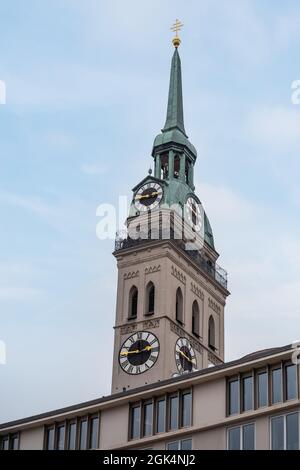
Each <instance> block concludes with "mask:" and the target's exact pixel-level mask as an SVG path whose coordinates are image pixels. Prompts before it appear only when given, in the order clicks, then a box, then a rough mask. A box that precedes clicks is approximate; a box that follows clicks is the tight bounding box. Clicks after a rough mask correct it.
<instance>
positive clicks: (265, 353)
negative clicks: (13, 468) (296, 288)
mask: <svg viewBox="0 0 300 470" xmlns="http://www.w3.org/2000/svg"><path fill="white" fill-rule="evenodd" d="M292 347H293V345H292V344H289V345H287V346H282V347H276V348H269V349H263V350H260V351H255V352H253V353H250V354H247V355H246V356H243V357H241V358H239V359H235V360H234V361H231V362H225V363H223V364H220V365H217V366H215V367H210V368H208V369H202V370H200V371H197V372H193V373H191V374H189V375H183V376H180V377H173V378H170V379H167V380H162V381H160V382H155V383H152V384H148V385H144V386H142V387H138V388H134V389H132V390H127V391H126V392H120V393H116V394H113V395H107V396H104V397H102V398H96V399H94V400H89V401H86V402H82V403H78V404H77V405H71V406H67V407H64V408H58V409H56V410H52V411H47V412H45V413H40V414H37V415H33V416H29V417H27V418H22V419H18V420H15V421H8V422H6V423H1V424H0V432H1V430H3V429H6V428H13V427H15V426H20V425H22V424H27V423H29V422H32V421H39V420H42V419H47V418H50V417H51V416H55V415H59V414H64V413H68V412H72V411H76V410H80V409H82V408H88V407H91V406H96V405H101V404H102V403H106V402H109V401H112V400H117V399H119V398H124V397H126V396H128V397H130V396H131V395H134V394H136V393H139V392H143V391H147V390H151V389H155V388H158V387H161V386H165V385H169V384H172V383H177V382H178V383H180V382H182V381H184V380H186V379H187V378H188V379H191V378H197V377H201V376H203V375H209V374H211V373H213V372H216V371H219V370H226V369H227V368H231V367H234V366H238V365H242V364H244V363H247V362H254V361H256V360H259V359H263V358H264V357H266V358H267V357H269V356H273V355H275V354H280V353H284V352H287V351H289V350H290V349H292Z"/></svg>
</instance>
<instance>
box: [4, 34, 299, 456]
mask: <svg viewBox="0 0 300 470" xmlns="http://www.w3.org/2000/svg"><path fill="white" fill-rule="evenodd" d="M173 44H174V47H175V51H174V55H173V58H172V65H171V76H170V88H169V98H168V108H167V119H166V123H165V126H164V128H163V129H162V132H161V133H160V134H159V135H158V136H157V137H156V138H155V141H154V145H153V150H152V157H153V161H154V174H152V172H149V174H148V175H147V176H146V177H145V178H144V179H143V180H142V181H141V182H140V183H138V184H137V185H136V186H135V187H134V188H133V198H132V204H131V207H130V212H129V216H128V219H127V232H126V234H125V235H118V236H117V239H116V245H115V251H114V256H115V258H116V260H117V268H118V287H117V302H116V320H115V325H114V331H115V339H114V357H113V371H112V390H111V393H112V394H111V395H110V396H108V397H104V398H100V399H99V400H93V401H90V402H86V403H82V404H78V405H74V406H70V407H68V408H64V409H60V410H55V411H52V412H49V413H44V414H42V415H38V416H33V417H30V418H26V419H22V420H19V421H14V422H10V423H5V424H2V425H0V446H1V449H3V450H5V449H153V450H161V449H168V450H190V449H199V450H201V449H203V450H204V449H220V450H221V449H223V450H224V449H241V450H243V449H245V450H246V449H247V450H252V449H299V445H300V443H299V439H300V436H299V422H300V421H299V411H300V402H299V396H300V383H299V366H298V365H297V364H296V362H297V361H295V360H294V361H292V357H293V353H295V349H294V347H293V346H292V345H291V346H286V347H282V348H275V349H270V350H264V351H259V352H256V353H253V354H250V355H248V356H246V357H244V358H241V359H239V360H237V361H233V362H230V363H224V360H225V359H224V312H225V304H226V298H227V296H228V295H229V291H228V289H227V273H226V271H225V270H223V269H222V268H220V266H219V265H218V264H217V260H218V257H219V255H218V253H217V251H216V248H215V243H214V237H213V231H212V228H211V225H210V223H209V219H208V216H207V214H206V212H205V211H204V209H203V207H202V204H201V201H200V199H199V197H198V196H197V195H196V193H195V186H194V169H195V164H196V160H197V152H196V149H195V147H194V146H193V145H192V143H191V142H190V141H189V138H188V136H187V134H186V131H185V127H184V116H183V99H182V78H181V62H180V57H179V53H178V47H179V45H180V40H179V38H178V37H177V35H176V37H175V38H174V40H173Z"/></svg>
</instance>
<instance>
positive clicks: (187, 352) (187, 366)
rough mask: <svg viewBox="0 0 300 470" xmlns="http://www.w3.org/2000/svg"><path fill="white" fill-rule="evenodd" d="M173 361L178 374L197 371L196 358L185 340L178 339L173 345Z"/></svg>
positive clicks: (189, 344)
mask: <svg viewBox="0 0 300 470" xmlns="http://www.w3.org/2000/svg"><path fill="white" fill-rule="evenodd" d="M175 361H176V366H177V369H178V372H180V373H183V372H193V371H194V370H196V369H197V358H196V354H195V351H194V349H193V348H192V346H191V343H190V342H189V340H188V339H186V338H179V339H178V340H177V342H176V345H175Z"/></svg>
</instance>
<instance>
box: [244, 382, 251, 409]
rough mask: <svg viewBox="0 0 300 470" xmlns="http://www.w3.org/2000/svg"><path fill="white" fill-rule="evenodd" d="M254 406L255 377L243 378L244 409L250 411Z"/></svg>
mask: <svg viewBox="0 0 300 470" xmlns="http://www.w3.org/2000/svg"><path fill="white" fill-rule="evenodd" d="M252 408H253V378H252V377H245V378H244V379H243V410H244V411H248V410H252Z"/></svg>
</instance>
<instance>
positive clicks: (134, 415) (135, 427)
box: [131, 406, 141, 439]
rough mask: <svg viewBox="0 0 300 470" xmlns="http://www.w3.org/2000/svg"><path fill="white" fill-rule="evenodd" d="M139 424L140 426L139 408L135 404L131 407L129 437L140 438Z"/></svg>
mask: <svg viewBox="0 0 300 470" xmlns="http://www.w3.org/2000/svg"><path fill="white" fill-rule="evenodd" d="M140 426H141V408H140V406H135V407H134V408H132V409H131V439H139V438H140Z"/></svg>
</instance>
